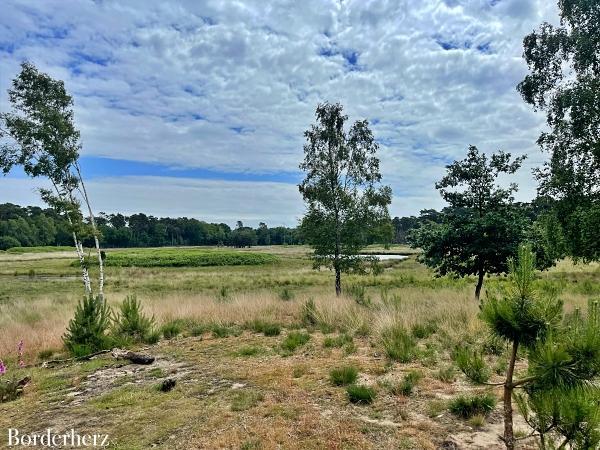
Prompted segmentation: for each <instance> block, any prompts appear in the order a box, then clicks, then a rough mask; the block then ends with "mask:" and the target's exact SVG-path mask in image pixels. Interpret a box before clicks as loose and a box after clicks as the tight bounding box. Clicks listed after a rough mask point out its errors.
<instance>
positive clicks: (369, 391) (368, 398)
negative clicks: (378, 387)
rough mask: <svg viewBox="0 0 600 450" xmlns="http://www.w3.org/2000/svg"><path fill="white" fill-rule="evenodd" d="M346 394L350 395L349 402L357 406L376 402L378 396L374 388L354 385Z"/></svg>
mask: <svg viewBox="0 0 600 450" xmlns="http://www.w3.org/2000/svg"><path fill="white" fill-rule="evenodd" d="M346 393H347V394H348V400H349V401H350V403H355V404H369V403H373V400H375V397H376V395H377V394H376V393H375V390H374V389H373V388H371V387H369V386H364V385H361V384H353V385H350V386H348V387H347V388H346Z"/></svg>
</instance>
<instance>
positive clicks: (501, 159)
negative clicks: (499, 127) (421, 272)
mask: <svg viewBox="0 0 600 450" xmlns="http://www.w3.org/2000/svg"><path fill="white" fill-rule="evenodd" d="M523 159H524V157H519V158H515V159H512V158H511V155H510V154H509V153H504V152H498V153H495V154H492V155H491V157H490V158H489V159H488V157H487V156H486V155H485V154H484V153H479V150H478V149H477V147H475V146H470V147H469V151H468V154H467V157H466V159H464V160H462V161H455V162H453V163H452V164H450V165H449V166H447V167H446V169H447V174H446V176H444V177H443V178H442V179H441V180H440V181H439V182H438V183H436V185H435V187H436V189H438V190H439V191H440V194H441V196H442V197H443V199H444V200H446V202H448V203H449V205H450V206H449V207H447V208H445V209H444V211H443V212H442V213H441V216H442V221H441V223H435V222H433V221H430V222H428V223H425V224H423V226H421V227H420V228H418V229H416V230H415V231H414V232H413V233H412V234H411V235H410V239H409V240H410V243H411V245H412V246H413V247H418V248H421V249H422V250H423V254H422V256H421V258H422V260H423V262H425V264H426V265H428V266H430V267H433V268H435V269H436V271H437V273H438V275H446V274H455V275H458V276H461V277H463V276H466V275H476V276H477V285H476V287H475V297H476V298H477V299H479V296H480V294H481V287H482V285H483V280H484V277H485V275H486V274H488V273H502V272H506V270H507V268H508V266H507V261H508V258H509V257H511V256H513V255H514V254H515V253H516V251H517V247H518V244H519V242H520V241H521V240H523V238H524V234H525V229H526V227H525V224H526V222H525V217H524V214H523V213H522V211H521V209H520V208H517V207H516V206H515V205H514V204H513V193H514V192H515V191H516V190H517V185H516V184H514V183H511V184H510V185H509V186H508V187H507V188H502V187H500V186H498V185H497V184H496V180H497V178H498V177H499V176H500V175H501V174H508V175H510V174H513V173H515V172H516V171H517V170H518V169H519V167H520V166H521V163H522V161H523Z"/></svg>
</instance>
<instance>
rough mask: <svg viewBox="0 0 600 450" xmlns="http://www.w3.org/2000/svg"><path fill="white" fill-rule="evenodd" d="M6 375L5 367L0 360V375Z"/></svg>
mask: <svg viewBox="0 0 600 450" xmlns="http://www.w3.org/2000/svg"><path fill="white" fill-rule="evenodd" d="M5 373H6V366H5V365H4V361H2V360H1V359H0V375H4V374H5Z"/></svg>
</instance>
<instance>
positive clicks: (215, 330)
mask: <svg viewBox="0 0 600 450" xmlns="http://www.w3.org/2000/svg"><path fill="white" fill-rule="evenodd" d="M210 331H211V332H212V334H213V336H214V337H216V338H226V337H229V336H239V335H240V334H241V333H242V331H241V330H240V329H239V328H238V327H236V326H235V325H223V324H220V323H214V324H212V325H211V326H210Z"/></svg>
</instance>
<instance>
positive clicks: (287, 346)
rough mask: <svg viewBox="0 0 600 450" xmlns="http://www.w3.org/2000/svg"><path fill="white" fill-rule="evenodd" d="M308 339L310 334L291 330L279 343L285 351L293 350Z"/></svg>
mask: <svg viewBox="0 0 600 450" xmlns="http://www.w3.org/2000/svg"><path fill="white" fill-rule="evenodd" d="M309 340H310V334H308V333H301V332H299V331H292V332H291V333H289V334H288V335H287V336H286V337H285V339H284V340H283V342H282V343H281V348H282V349H283V350H285V351H287V352H293V351H295V350H296V349H297V348H298V347H300V346H302V345H304V344H306V343H307V342H308V341H309Z"/></svg>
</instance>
